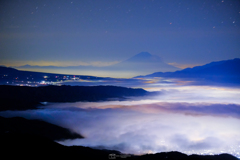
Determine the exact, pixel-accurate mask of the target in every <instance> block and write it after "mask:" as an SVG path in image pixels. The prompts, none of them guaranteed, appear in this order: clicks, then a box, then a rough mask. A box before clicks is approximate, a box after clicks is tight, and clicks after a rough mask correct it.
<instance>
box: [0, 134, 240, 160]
mask: <svg viewBox="0 0 240 160" xmlns="http://www.w3.org/2000/svg"><path fill="white" fill-rule="evenodd" d="M0 141H1V143H0V147H1V156H2V157H4V156H5V157H7V158H8V159H13V158H17V159H20V158H24V159H35V158H44V159H50V158H54V159H58V158H61V159H84V160H85V159H86V160H88V159H89V160H91V159H97V160H105V159H106V160H107V159H131V160H238V159H237V158H235V157H233V156H231V155H229V154H221V155H214V156H200V155H190V156H188V155H186V154H183V153H180V152H163V153H157V154H147V155H142V156H134V155H124V154H121V153H120V152H118V151H114V150H98V149H92V148H89V147H83V146H71V147H68V146H63V145H61V144H58V143H56V142H54V141H51V140H50V139H47V138H43V137H40V136H34V135H29V134H13V133H5V134H1V135H0Z"/></svg>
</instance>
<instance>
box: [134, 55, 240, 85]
mask: <svg viewBox="0 0 240 160" xmlns="http://www.w3.org/2000/svg"><path fill="white" fill-rule="evenodd" d="M143 77H145V78H146V77H148V78H150V77H166V78H194V79H202V80H208V81H215V82H221V83H234V84H240V59H239V58H235V59H231V60H223V61H218V62H211V63H208V64H206V65H203V66H196V67H193V68H186V69H183V70H180V71H175V72H155V73H152V74H149V75H146V76H137V77H135V78H143Z"/></svg>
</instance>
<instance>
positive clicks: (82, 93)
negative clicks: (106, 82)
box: [0, 85, 149, 111]
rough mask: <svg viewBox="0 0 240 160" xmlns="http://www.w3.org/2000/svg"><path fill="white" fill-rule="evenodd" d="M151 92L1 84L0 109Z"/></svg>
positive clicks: (105, 87)
mask: <svg viewBox="0 0 240 160" xmlns="http://www.w3.org/2000/svg"><path fill="white" fill-rule="evenodd" d="M148 93H149V92H147V91H145V90H143V89H132V88H125V87H116V86H43V87H26V86H10V85H0V97H1V98H0V102H1V104H0V111H3V110H26V109H36V108H37V106H38V105H40V102H77V101H102V100H107V99H109V98H119V99H124V98H125V97H127V96H144V95H147V94H148Z"/></svg>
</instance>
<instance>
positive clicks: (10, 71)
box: [0, 66, 112, 84]
mask: <svg viewBox="0 0 240 160" xmlns="http://www.w3.org/2000/svg"><path fill="white" fill-rule="evenodd" d="M64 76H65V77H66V76H68V78H69V79H71V78H74V76H75V75H67V74H55V73H44V72H32V71H20V70H17V69H14V68H11V67H4V66H0V84H7V82H9V84H12V82H14V83H15V82H20V81H23V82H27V81H29V82H41V81H52V82H57V81H61V80H62V81H64V80H66V79H65V78H64ZM44 77H47V78H44ZM78 77H79V78H81V79H87V80H103V79H104V80H108V79H112V78H109V77H95V76H87V75H78Z"/></svg>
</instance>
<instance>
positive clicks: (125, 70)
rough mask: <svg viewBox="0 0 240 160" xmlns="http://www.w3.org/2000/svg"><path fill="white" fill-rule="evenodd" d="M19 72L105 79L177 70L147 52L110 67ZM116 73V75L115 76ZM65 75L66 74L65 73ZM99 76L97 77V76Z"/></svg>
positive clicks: (47, 68) (54, 68) (46, 68)
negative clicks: (69, 74) (100, 75)
mask: <svg viewBox="0 0 240 160" xmlns="http://www.w3.org/2000/svg"><path fill="white" fill-rule="evenodd" d="M14 68H17V69H21V70H32V71H41V72H49V71H50V72H52V71H54V72H57V73H60V72H61V70H62V72H63V71H64V72H66V70H67V71H69V73H70V71H71V72H72V71H75V72H76V74H82V73H85V72H84V71H87V73H88V74H90V75H95V76H96V74H98V73H102V74H103V73H104V72H105V75H104V76H107V77H119V78H120V77H121V78H122V77H128V78H129V77H134V76H137V75H143V74H148V73H153V72H157V71H161V72H171V71H176V70H179V68H177V67H174V66H172V65H169V64H167V63H165V62H163V60H162V59H161V58H160V57H159V56H156V55H151V54H150V53H148V52H141V53H138V54H136V55H134V56H133V57H130V58H129V59H127V60H124V61H122V62H119V63H117V64H113V65H110V66H104V67H96V66H68V67H58V66H31V65H25V66H20V67H14ZM116 72H117V74H116ZM66 73H67V72H66ZM97 76H99V75H97Z"/></svg>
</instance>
